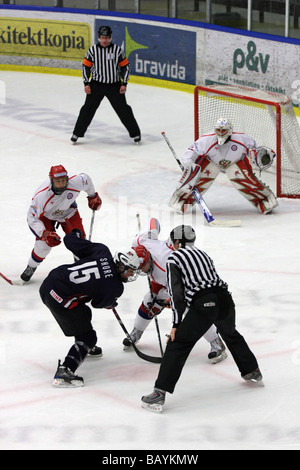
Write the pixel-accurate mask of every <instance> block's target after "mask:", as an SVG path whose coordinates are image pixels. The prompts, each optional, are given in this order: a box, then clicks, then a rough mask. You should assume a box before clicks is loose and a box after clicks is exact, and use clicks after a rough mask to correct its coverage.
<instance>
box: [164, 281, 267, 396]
mask: <svg viewBox="0 0 300 470" xmlns="http://www.w3.org/2000/svg"><path fill="white" fill-rule="evenodd" d="M212 324H215V325H216V327H217V329H218V332H219V333H220V335H221V336H222V339H223V340H224V342H225V344H226V346H227V348H228V349H229V351H230V352H231V354H232V356H233V359H234V361H235V363H236V365H237V367H238V369H239V371H240V373H241V375H246V374H248V373H249V372H252V371H253V370H255V369H256V368H257V367H258V364H257V360H256V358H255V356H254V354H253V353H252V352H251V350H250V349H249V346H248V345H247V343H246V341H245V339H244V338H243V336H242V335H240V333H239V332H238V331H237V330H236V328H235V305H234V302H233V300H232V297H231V294H230V293H229V292H228V291H227V289H223V288H211V289H207V290H206V291H205V293H201V294H200V293H199V294H196V295H195V297H194V299H193V302H192V305H191V308H190V309H189V311H188V312H187V314H186V316H185V317H184V319H183V321H182V322H181V323H180V325H179V327H178V329H177V331H176V336H175V340H174V341H173V342H172V341H171V340H170V341H169V342H168V344H167V347H166V351H165V354H164V357H163V359H162V363H161V366H160V370H159V374H158V377H157V380H156V382H155V387H156V388H159V389H161V390H166V391H167V392H169V393H173V391H174V388H175V385H176V383H177V381H178V380H179V377H180V375H181V372H182V369H183V367H184V365H185V362H186V360H187V358H188V356H189V354H190V352H191V350H192V349H193V347H194V346H195V344H196V343H197V341H198V340H199V339H200V338H201V337H202V336H203V335H204V333H206V331H207V330H208V329H209V328H210V327H211V325H212Z"/></svg>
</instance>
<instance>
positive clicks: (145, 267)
mask: <svg viewBox="0 0 300 470" xmlns="http://www.w3.org/2000/svg"><path fill="white" fill-rule="evenodd" d="M133 249H134V251H135V252H136V254H137V255H138V257H139V260H140V268H139V274H149V273H151V271H152V269H153V260H152V256H151V253H150V252H149V251H148V250H147V248H146V247H145V246H144V245H138V246H136V247H134V248H133Z"/></svg>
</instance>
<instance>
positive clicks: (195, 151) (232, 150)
mask: <svg viewBox="0 0 300 470" xmlns="http://www.w3.org/2000/svg"><path fill="white" fill-rule="evenodd" d="M274 157H275V153H274V152H273V150H271V149H269V148H267V147H257V145H256V142H255V140H253V139H252V138H251V137H249V136H248V135H246V134H243V133H241V132H233V127H232V124H231V122H230V121H229V119H227V118H220V119H218V121H217V123H216V125H215V130H214V132H210V133H207V134H203V135H202V136H200V138H199V139H198V140H197V141H196V142H195V143H194V144H192V145H191V146H190V147H189V148H188V150H187V151H186V152H185V153H184V154H183V157H182V163H183V166H184V171H183V174H182V176H181V179H180V181H179V183H178V185H177V188H176V190H175V192H174V193H173V195H172V197H171V199H170V202H169V205H170V207H173V209H175V210H176V211H178V212H181V213H184V212H186V210H187V209H188V208H189V207H191V206H192V205H194V204H195V199H194V196H193V193H192V190H193V188H194V187H196V188H198V190H199V191H200V193H201V194H203V193H204V192H205V191H207V189H208V188H209V187H210V186H211V184H212V183H213V182H214V180H215V179H216V177H217V176H218V174H219V173H220V172H222V173H226V174H227V176H228V178H229V179H230V181H231V183H232V184H233V186H234V187H235V188H236V189H237V190H238V191H239V192H240V194H242V195H243V196H244V197H245V198H246V199H247V200H248V201H249V202H250V203H251V204H253V205H254V206H255V207H256V208H257V209H258V211H259V212H261V213H262V214H267V213H268V212H271V211H272V209H274V208H275V207H276V206H277V205H278V203H277V200H276V197H275V195H274V194H273V192H272V191H271V189H270V188H269V187H268V186H266V185H265V184H264V183H263V182H262V181H260V180H259V179H258V178H257V177H256V175H255V174H254V172H253V169H252V165H253V166H255V167H257V168H258V169H259V170H260V171H262V170H266V169H267V168H269V167H270V166H271V165H272V162H273V159H274Z"/></svg>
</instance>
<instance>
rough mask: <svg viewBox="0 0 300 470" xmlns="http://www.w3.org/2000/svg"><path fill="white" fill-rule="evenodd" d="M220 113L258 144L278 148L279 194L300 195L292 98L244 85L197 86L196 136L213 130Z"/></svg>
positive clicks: (299, 132)
mask: <svg viewBox="0 0 300 470" xmlns="http://www.w3.org/2000/svg"><path fill="white" fill-rule="evenodd" d="M220 117H224V118H228V119H230V121H231V122H232V125H233V128H234V130H236V131H238V132H244V133H245V134H247V135H249V136H251V137H252V138H253V139H254V140H255V141H256V143H257V145H258V146H266V147H270V148H272V149H273V150H274V151H275V152H276V192H277V196H278V197H288V198H300V127H299V123H298V120H297V117H296V115H295V111H294V108H293V104H292V101H291V99H290V98H289V97H287V96H285V95H282V94H279V93H271V92H266V91H262V90H256V89H253V88H247V87H242V86H232V85H208V86H196V87H195V90H194V126H195V128H194V136H195V140H197V139H198V138H199V137H200V136H201V135H202V134H204V133H207V132H210V131H212V130H213V129H214V125H215V123H216V122H217V120H218V119H219V118H220ZM273 166H274V165H273ZM271 168H272V167H271Z"/></svg>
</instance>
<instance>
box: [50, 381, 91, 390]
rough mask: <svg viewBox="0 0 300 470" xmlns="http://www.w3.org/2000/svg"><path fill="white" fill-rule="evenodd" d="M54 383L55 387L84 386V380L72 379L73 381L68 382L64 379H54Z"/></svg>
mask: <svg viewBox="0 0 300 470" xmlns="http://www.w3.org/2000/svg"><path fill="white" fill-rule="evenodd" d="M52 385H53V387H55V388H76V387H83V386H84V382H82V381H81V380H72V381H71V382H66V381H65V380H64V379H54V380H53V382H52Z"/></svg>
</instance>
